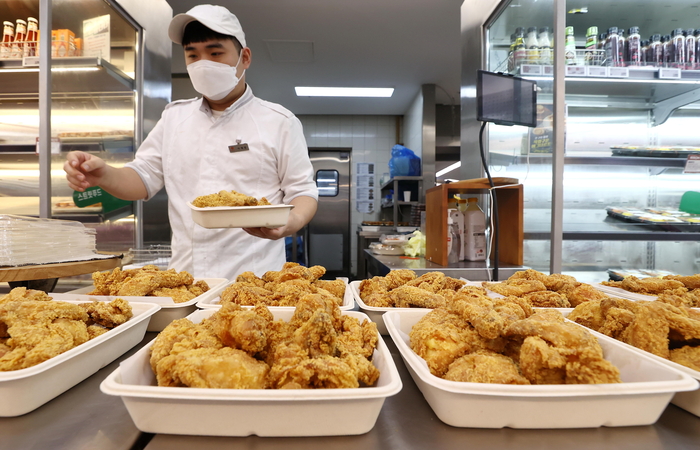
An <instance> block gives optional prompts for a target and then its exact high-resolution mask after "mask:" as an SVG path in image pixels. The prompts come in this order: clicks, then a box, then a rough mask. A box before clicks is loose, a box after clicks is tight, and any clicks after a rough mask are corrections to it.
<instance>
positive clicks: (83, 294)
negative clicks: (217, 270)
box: [49, 278, 228, 331]
mask: <svg viewBox="0 0 700 450" xmlns="http://www.w3.org/2000/svg"><path fill="white" fill-rule="evenodd" d="M200 280H201V281H206V282H207V284H208V285H209V290H208V291H207V292H205V293H204V294H202V295H200V296H198V297H195V298H193V299H192V300H189V301H186V302H182V303H175V302H173V299H172V298H170V297H128V296H124V295H87V293H88V292H91V291H93V290H94V289H95V287H94V286H87V287H84V288H80V289H76V290H74V291H70V292H66V293H65V294H54V293H51V294H49V295H50V296H51V297H53V298H54V299H56V300H63V301H65V300H84V301H88V300H89V301H92V300H99V301H104V302H111V301H112V300H114V299H115V298H122V299H124V300H126V301H128V302H129V303H131V302H142V303H143V302H148V303H156V304H158V305H160V307H161V309H160V311H158V312H157V313H156V314H155V315H154V316H153V317H152V318H151V321H150V322H149V324H148V330H147V331H163V328H165V327H167V326H168V324H169V323H170V322H172V321H173V320H177V319H182V318H183V317H187V315H188V314H191V313H193V312H195V311H196V310H197V302H199V301H202V300H206V299H210V298H218V297H219V294H221V291H223V290H224V288H226V286H228V280H227V279H226V278H195V279H194V281H200Z"/></svg>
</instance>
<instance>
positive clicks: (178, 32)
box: [168, 5, 246, 47]
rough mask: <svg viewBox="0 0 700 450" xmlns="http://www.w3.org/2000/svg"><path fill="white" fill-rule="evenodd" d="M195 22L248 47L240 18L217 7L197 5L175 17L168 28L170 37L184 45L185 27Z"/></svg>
mask: <svg viewBox="0 0 700 450" xmlns="http://www.w3.org/2000/svg"><path fill="white" fill-rule="evenodd" d="M194 21H197V22H200V23H201V24H202V25H204V26H205V27H207V28H209V29H210V30H213V31H216V32H217V33H221V34H225V35H228V36H233V37H235V38H236V39H238V42H240V43H241V45H242V46H243V47H245V46H246V45H245V33H243V27H241V23H240V22H239V21H238V18H237V17H236V16H234V15H233V14H232V13H231V11H229V10H228V9H226V8H224V7H223V6H217V5H197V6H195V7H194V8H192V9H190V10H189V11H187V12H186V13H185V14H178V15H177V16H175V17H173V20H171V21H170V26H169V27H168V36H170V39H171V40H172V41H173V42H174V43H176V44H180V45H182V35H183V34H184V33H185V27H186V26H187V24H188V23H190V22H194Z"/></svg>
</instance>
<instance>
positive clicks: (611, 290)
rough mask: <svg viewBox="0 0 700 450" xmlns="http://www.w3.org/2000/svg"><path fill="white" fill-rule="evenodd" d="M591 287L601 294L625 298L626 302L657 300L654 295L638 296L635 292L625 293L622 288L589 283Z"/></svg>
mask: <svg viewBox="0 0 700 450" xmlns="http://www.w3.org/2000/svg"><path fill="white" fill-rule="evenodd" d="M591 286H593V287H594V288H596V289H598V290H599V291H601V292H605V293H606V294H608V295H612V296H613V297H620V298H626V299H627V300H643V301H648V302H651V301H654V300H656V299H657V296H656V295H647V294H638V293H636V292H630V291H626V290H624V289H622V288H616V287H613V286H605V285H604V284H600V283H591Z"/></svg>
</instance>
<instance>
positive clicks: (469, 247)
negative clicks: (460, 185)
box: [464, 197, 507, 261]
mask: <svg viewBox="0 0 700 450" xmlns="http://www.w3.org/2000/svg"><path fill="white" fill-rule="evenodd" d="M468 202H469V205H468V206H467V209H466V210H465V211H464V259H465V260H466V261H485V260H486V216H485V215H484V212H483V211H482V210H481V208H479V204H478V203H477V199H476V198H474V197H472V198H469V199H468ZM501 220H507V218H501Z"/></svg>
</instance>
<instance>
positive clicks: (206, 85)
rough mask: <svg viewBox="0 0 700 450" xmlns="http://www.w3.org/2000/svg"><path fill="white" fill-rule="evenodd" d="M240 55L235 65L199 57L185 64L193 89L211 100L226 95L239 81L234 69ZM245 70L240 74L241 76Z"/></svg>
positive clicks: (219, 98) (239, 60)
mask: <svg viewBox="0 0 700 450" xmlns="http://www.w3.org/2000/svg"><path fill="white" fill-rule="evenodd" d="M241 59H243V58H241V57H239V58H238V62H237V63H236V66H235V67H231V66H229V65H228V64H223V63H218V62H214V61H210V60H208V59H200V60H199V61H196V62H193V63H192V64H190V65H188V66H187V73H189V74H190V80H191V81H192V86H194V89H195V90H196V91H197V92H199V93H200V94H202V95H203V96H205V97H206V98H208V99H211V100H221V99H222V98H224V97H226V96H227V95H228V94H229V93H230V92H231V91H232V90H233V88H235V87H236V85H237V84H238V83H239V82H240V81H241V79H240V78H238V77H237V76H236V69H237V68H238V64H239V63H240V62H241ZM244 73H245V70H244V71H243V73H242V74H241V78H242V77H243V74H244Z"/></svg>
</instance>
